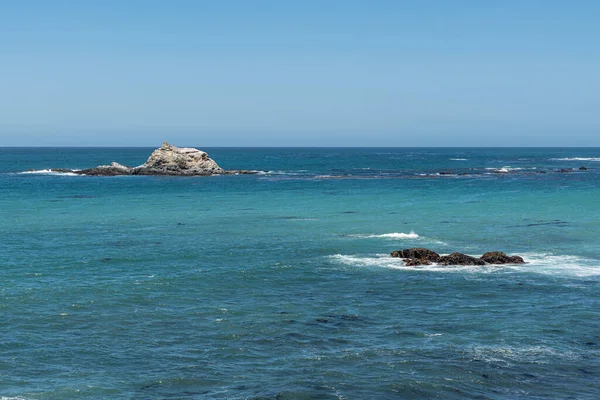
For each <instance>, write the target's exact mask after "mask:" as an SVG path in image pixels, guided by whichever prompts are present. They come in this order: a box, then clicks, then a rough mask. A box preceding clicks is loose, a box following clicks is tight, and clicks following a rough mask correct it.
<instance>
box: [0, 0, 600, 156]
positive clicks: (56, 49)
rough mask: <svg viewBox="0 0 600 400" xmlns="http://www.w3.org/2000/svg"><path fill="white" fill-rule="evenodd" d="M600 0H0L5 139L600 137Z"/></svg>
mask: <svg viewBox="0 0 600 400" xmlns="http://www.w3.org/2000/svg"><path fill="white" fill-rule="evenodd" d="M598 21H600V1H595V0H578V1H566V0H565V1H554V0H539V1H534V0H520V1H517V0H503V1H496V0H487V1H481V0H477V1H475V0H472V1H466V0H452V1H450V0H437V1H434V0H415V1H408V0H407V1H402V0H392V1H386V0H364V1H355V0H343V1H339V0H302V1H267V0H252V1H243V0H239V1H230V0H219V1H214V0H211V1H204V0H189V1H187V0H172V1H162V0H128V1H122V0H103V1H91V0H73V1H67V0H53V1H46V0H38V1H35V0H19V1H17V0H0V146H155V145H157V146H158V145H160V143H162V142H163V141H169V142H171V143H173V144H176V145H180V146H189V145H194V146H394V147H397V146H400V147H402V146H436V147H437V146H460V147H462V146H600V23H598Z"/></svg>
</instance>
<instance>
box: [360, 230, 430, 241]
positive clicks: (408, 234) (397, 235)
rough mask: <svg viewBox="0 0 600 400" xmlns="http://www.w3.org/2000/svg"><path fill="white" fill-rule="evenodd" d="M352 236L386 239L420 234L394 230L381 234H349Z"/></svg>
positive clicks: (417, 236) (409, 237)
mask: <svg viewBox="0 0 600 400" xmlns="http://www.w3.org/2000/svg"><path fill="white" fill-rule="evenodd" d="M349 236H351V237H356V238H361V239H370V238H385V239H418V238H419V235H418V234H416V233H414V232H413V231H410V233H402V232H392V233H384V234H381V235H375V234H373V235H349Z"/></svg>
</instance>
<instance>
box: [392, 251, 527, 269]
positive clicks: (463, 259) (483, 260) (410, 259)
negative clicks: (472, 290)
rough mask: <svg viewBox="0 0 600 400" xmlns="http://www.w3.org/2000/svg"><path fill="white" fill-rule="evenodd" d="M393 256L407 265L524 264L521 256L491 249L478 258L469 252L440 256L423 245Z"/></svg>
mask: <svg viewBox="0 0 600 400" xmlns="http://www.w3.org/2000/svg"><path fill="white" fill-rule="evenodd" d="M390 256H392V257H398V258H402V259H403V261H404V264H405V265H406V266H411V267H412V266H419V265H431V264H433V263H435V264H439V265H487V264H523V263H525V261H524V260H523V258H522V257H520V256H508V255H506V254H505V253H503V252H501V251H490V252H487V253H485V254H483V255H482V256H481V257H479V258H476V257H472V256H469V255H467V254H463V253H458V252H454V253H451V254H449V255H446V256H440V255H439V254H438V253H436V252H435V251H433V250H429V249H426V248H423V247H413V248H410V249H404V250H396V251H392V252H391V253H390Z"/></svg>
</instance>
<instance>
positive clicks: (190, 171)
mask: <svg viewBox="0 0 600 400" xmlns="http://www.w3.org/2000/svg"><path fill="white" fill-rule="evenodd" d="M53 171H56V172H71V173H75V174H79V175H92V176H116V175H175V176H203V175H233V174H255V173H256V171H248V170H230V171H227V170H224V169H223V168H221V167H219V165H218V164H217V163H216V162H215V161H214V160H213V159H212V158H210V157H209V156H208V154H206V152H204V151H201V150H198V149H193V148H187V147H176V146H173V145H171V144H169V143H167V142H164V143H163V144H162V146H161V147H159V148H158V149H156V150H154V151H153V152H152V154H151V155H150V157H149V158H148V160H147V161H146V162H145V163H143V164H142V165H140V166H137V167H128V166H126V165H121V164H119V163H116V162H113V163H111V164H110V165H99V166H97V167H94V168H89V169H82V170H66V169H53Z"/></svg>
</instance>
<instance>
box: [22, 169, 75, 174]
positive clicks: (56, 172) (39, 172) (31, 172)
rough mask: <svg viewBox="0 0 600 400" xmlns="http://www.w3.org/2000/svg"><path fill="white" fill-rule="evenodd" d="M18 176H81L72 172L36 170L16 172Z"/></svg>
mask: <svg viewBox="0 0 600 400" xmlns="http://www.w3.org/2000/svg"><path fill="white" fill-rule="evenodd" d="M74 171H78V170H74ZM18 174H24V175H60V176H81V175H80V174H75V173H73V172H58V171H53V170H51V169H36V170H33V171H23V172H18Z"/></svg>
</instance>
